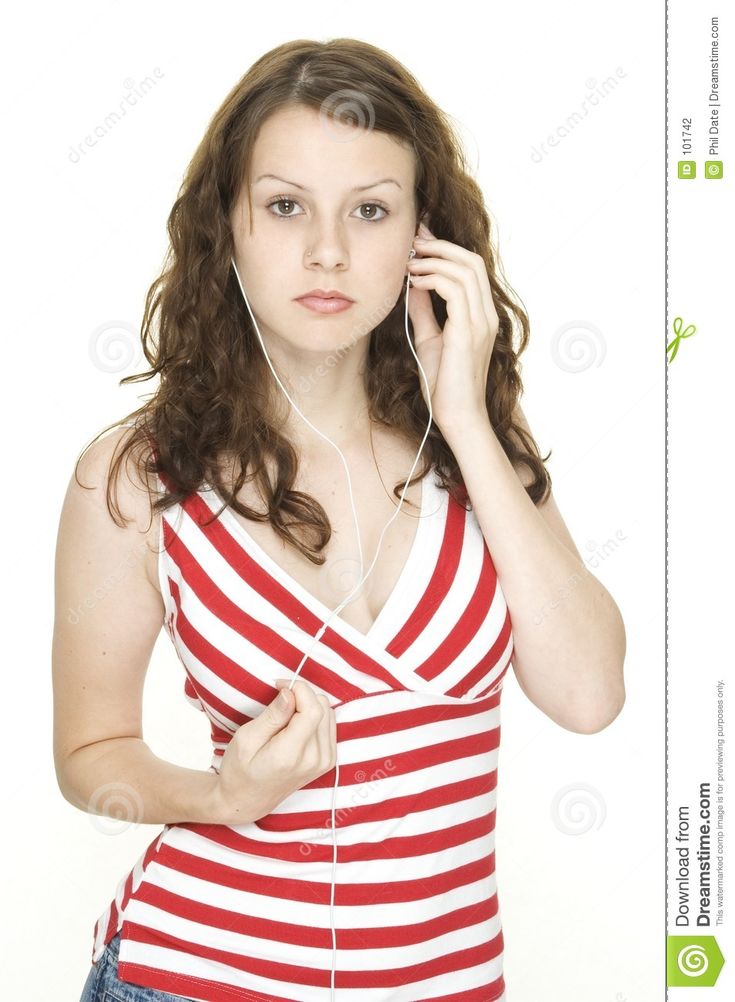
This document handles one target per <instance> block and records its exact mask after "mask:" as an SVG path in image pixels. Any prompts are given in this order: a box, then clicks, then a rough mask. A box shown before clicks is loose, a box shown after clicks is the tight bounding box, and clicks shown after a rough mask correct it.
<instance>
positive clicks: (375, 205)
mask: <svg viewBox="0 0 735 1002" xmlns="http://www.w3.org/2000/svg"><path fill="white" fill-rule="evenodd" d="M298 204H299V203H298V202H297V201H296V200H295V199H293V198H285V197H281V198H274V199H273V201H272V202H269V203H268V205H267V208H268V209H270V208H271V206H273V205H278V206H284V205H290V206H293V205H298ZM366 206H367V207H368V208H370V209H372V210H373V214H372V215H370V216H363V215H361V216H360V218H361V219H362V221H363V222H365V223H372V222H379V221H380V220H381V219H385V218H386V216H389V215H390V209H386V208H385V206H383V205H380V203H379V202H363V203H362V205H360V206H358V208H359V209H363V208H365V207H366ZM376 209H377V210H378V212H382V213H383V215H382V216H377V217H375V210H376ZM271 215H272V216H275V217H276V219H289V218H291V217H292V216H294V215H298V213H293V212H281V211H279V212H272V213H271Z"/></svg>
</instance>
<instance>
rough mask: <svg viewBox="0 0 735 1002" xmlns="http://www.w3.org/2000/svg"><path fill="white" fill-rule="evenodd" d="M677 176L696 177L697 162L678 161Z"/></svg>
mask: <svg viewBox="0 0 735 1002" xmlns="http://www.w3.org/2000/svg"><path fill="white" fill-rule="evenodd" d="M678 174H679V177H696V176H697V161H696V160H680V161H679V163H678Z"/></svg>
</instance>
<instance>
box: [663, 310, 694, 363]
mask: <svg viewBox="0 0 735 1002" xmlns="http://www.w3.org/2000/svg"><path fill="white" fill-rule="evenodd" d="M683 326H684V321H683V320H682V319H681V317H674V324H673V327H674V334H676V337H675V338H674V340H673V341H670V342H669V344H667V345H666V354H667V355H668V353H669V350H670V349H672V348H673V351H672V352H671V358H670V359H669V364H671V362H673V361H674V359H675V358H676V353H677V351H678V350H679V342H680V341H682V340H683V339H684V338H685V337H691V336H692V334H694V333H695V332H696V330H697V328H696V327H695V326H694V324H689V326H688V327H687V328H686V329H685V330H684V331H682V327H683Z"/></svg>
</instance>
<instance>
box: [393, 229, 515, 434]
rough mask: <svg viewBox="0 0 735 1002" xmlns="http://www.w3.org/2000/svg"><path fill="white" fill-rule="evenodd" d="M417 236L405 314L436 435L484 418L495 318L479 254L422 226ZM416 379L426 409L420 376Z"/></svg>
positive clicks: (488, 283)
mask: <svg viewBox="0 0 735 1002" xmlns="http://www.w3.org/2000/svg"><path fill="white" fill-rule="evenodd" d="M419 236H421V237H427V238H428V239H427V240H426V242H425V243H423V244H422V243H419V242H416V243H415V244H414V249H415V250H416V255H417V256H416V257H414V258H411V260H410V261H409V262H408V271H409V274H410V276H411V286H410V289H409V291H408V315H409V316H410V318H411V322H412V324H413V330H414V345H415V349H416V354H417V356H418V358H419V361H420V362H421V365H422V367H423V369H424V372H425V373H426V380H427V382H428V384H429V392H430V395H431V409H432V412H433V418H434V420H435V421H436V423H437V425H438V426H439V427H440V428H441V429H442V431H443V430H444V429H445V428H449V427H452V428H461V427H462V425H463V424H464V422H466V421H467V420H468V419H469V420H472V419H476V418H477V417H478V416H480V417H482V418H484V419H487V405H486V402H485V390H486V385H487V376H488V370H489V367H490V357H491V355H492V352H493V347H494V345H495V338H496V335H497V333H498V326H499V321H498V315H497V312H496V310H495V303H494V302H493V297H492V291H491V289H490V282H489V280H488V276H487V269H486V268H485V262H484V261H483V259H482V258H481V257H480V255H479V254H475V253H474V252H473V251H469V250H467V249H466V248H465V247H460V246H459V245H458V244H453V243H452V242H451V241H449V240H437V239H436V238H434V237H433V236H432V234H431V232H430V231H429V230H428V229H427V228H426V226H424V224H423V223H422V224H421V226H420V228H419ZM429 289H434V290H435V291H436V292H437V293H438V294H439V295H440V296H441V297H442V298H443V299H444V300H445V301H446V304H447V320H446V323H445V324H444V329H443V330H442V328H441V327H440V326H439V324H438V323H437V320H436V317H435V315H434V309H433V307H432V303H431V296H430V294H429ZM418 376H419V385H420V387H421V393H422V395H423V398H424V400H425V401H426V405H427V407H428V406H429V401H428V400H427V399H426V386H425V383H424V379H423V376H422V375H421V372H420V371H419V373H418Z"/></svg>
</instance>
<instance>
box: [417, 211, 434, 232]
mask: <svg viewBox="0 0 735 1002" xmlns="http://www.w3.org/2000/svg"><path fill="white" fill-rule="evenodd" d="M422 223H423V224H424V226H425V227H426V229H427V230H429V231H430V230H431V221H430V219H429V213H428V212H425V213H424V214H423V216H421V218H420V219H419V223H418V226H417V227H416V233H418V232H419V229H420V227H421V224H422Z"/></svg>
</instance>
